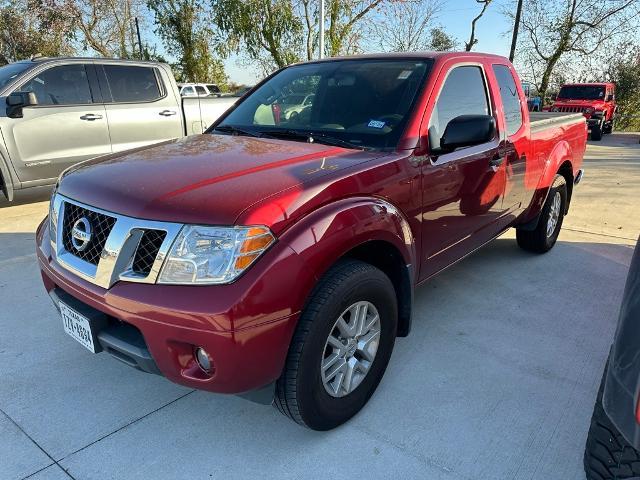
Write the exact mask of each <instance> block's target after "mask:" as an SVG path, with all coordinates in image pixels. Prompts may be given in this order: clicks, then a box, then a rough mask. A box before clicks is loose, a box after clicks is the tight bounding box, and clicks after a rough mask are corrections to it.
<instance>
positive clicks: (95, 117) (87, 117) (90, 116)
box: [80, 113, 102, 122]
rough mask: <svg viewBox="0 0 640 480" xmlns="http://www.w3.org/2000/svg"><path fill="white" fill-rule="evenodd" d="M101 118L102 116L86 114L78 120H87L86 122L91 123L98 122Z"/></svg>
mask: <svg viewBox="0 0 640 480" xmlns="http://www.w3.org/2000/svg"><path fill="white" fill-rule="evenodd" d="M101 118H102V115H98V114H95V113H87V114H85V115H82V116H81V117H80V120H88V121H90V122H91V121H93V120H100V119H101Z"/></svg>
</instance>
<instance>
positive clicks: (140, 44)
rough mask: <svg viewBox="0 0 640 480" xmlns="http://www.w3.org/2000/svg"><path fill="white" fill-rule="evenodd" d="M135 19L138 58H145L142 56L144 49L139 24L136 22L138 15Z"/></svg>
mask: <svg viewBox="0 0 640 480" xmlns="http://www.w3.org/2000/svg"><path fill="white" fill-rule="evenodd" d="M135 20H136V33H137V34H138V48H139V49H140V60H146V59H145V58H144V50H143V49H142V38H141V37H140V25H139V24H138V17H135Z"/></svg>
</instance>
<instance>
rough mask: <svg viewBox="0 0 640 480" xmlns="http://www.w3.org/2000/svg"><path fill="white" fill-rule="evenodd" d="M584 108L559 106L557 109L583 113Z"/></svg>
mask: <svg viewBox="0 0 640 480" xmlns="http://www.w3.org/2000/svg"><path fill="white" fill-rule="evenodd" d="M584 110H585V108H584V107H559V110H558V111H559V112H566V113H583V112H584Z"/></svg>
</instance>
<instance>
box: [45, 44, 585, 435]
mask: <svg viewBox="0 0 640 480" xmlns="http://www.w3.org/2000/svg"><path fill="white" fill-rule="evenodd" d="M520 85H521V83H520V81H519V79H518V76H517V74H516V72H515V71H514V69H513V66H512V65H511V64H510V63H509V62H508V60H506V59H505V58H503V57H499V56H492V55H485V54H478V53H416V54H405V53H403V54H387V55H365V56H359V57H348V58H332V59H326V60H321V61H316V62H309V63H303V64H298V65H292V66H289V67H286V68H283V69H281V70H279V71H278V72H276V73H274V74H273V75H271V76H270V77H268V78H267V79H265V80H264V81H263V82H262V83H260V84H259V85H257V86H256V87H255V88H254V89H253V90H252V91H251V92H250V93H249V94H247V95H245V96H244V97H243V99H242V100H241V101H240V102H238V104H237V105H235V106H234V107H233V108H232V109H231V110H230V111H228V112H227V113H226V114H225V115H224V116H223V117H221V118H220V119H219V120H218V121H217V122H216V123H215V124H214V125H213V126H212V127H211V128H210V129H209V131H208V132H207V133H205V134H202V135H199V136H195V137H188V138H184V139H178V140H175V141H171V142H166V143H164V144H161V145H156V146H152V147H145V148H142V149H139V150H132V151H129V152H126V153H119V154H113V155H109V156H106V157H102V158H99V159H95V160H92V161H88V162H85V163H83V164H80V165H77V166H75V167H72V168H71V169H69V170H68V171H66V173H64V174H63V175H62V176H61V178H60V179H59V182H58V185H57V187H56V189H55V192H54V194H53V196H52V200H51V208H50V214H49V216H48V218H47V219H45V221H43V223H42V224H41V225H40V227H39V228H38V231H37V253H38V260H39V263H40V268H41V270H42V278H43V280H44V285H45V287H46V290H47V291H48V292H49V294H50V295H51V297H52V299H53V300H54V303H55V305H56V307H57V308H58V310H59V312H60V313H61V315H62V318H63V327H64V329H65V331H66V332H67V333H68V334H69V335H71V336H72V337H74V338H75V339H76V340H77V341H78V342H80V343H81V344H82V345H83V346H85V347H86V348H87V349H89V350H90V351H92V352H99V351H106V352H108V353H110V354H112V355H113V356H114V357H116V358H117V359H119V360H121V361H122V362H124V363H126V364H129V365H131V366H133V367H135V368H138V369H140V370H143V371H146V372H152V373H157V374H161V375H164V376H165V377H167V378H168V379H170V380H172V381H174V382H177V383H180V384H182V385H186V386H189V387H191V388H197V389H202V390H208V391H211V392H221V393H231V394H241V395H245V396H248V397H249V398H251V399H253V400H256V401H261V402H264V403H273V404H274V405H275V406H276V407H277V408H278V409H279V410H280V411H281V412H282V413H284V414H285V415H287V416H288V417H290V418H291V419H293V420H295V421H296V422H298V423H300V424H302V425H305V426H307V427H310V428H312V429H317V430H325V429H330V428H333V427H335V426H337V425H339V424H341V423H343V422H345V421H346V420H348V419H349V418H350V417H352V416H353V415H354V414H356V413H357V412H358V411H359V410H360V409H361V408H362V407H363V406H364V404H365V403H366V402H367V400H368V399H369V397H371V395H372V394H373V392H374V390H375V389H376V387H377V385H378V383H379V382H380V380H381V378H382V376H383V373H384V371H385V368H386V366H387V363H388V361H389V358H390V356H391V352H392V350H393V348H394V343H395V340H396V337H403V336H406V335H408V334H409V331H410V329H411V322H412V299H413V295H414V289H415V287H416V286H417V285H420V284H422V283H424V282H426V281H427V280H428V279H429V278H431V277H432V276H433V275H435V274H436V273H438V272H440V271H441V270H443V269H444V268H446V267H448V266H450V265H452V264H453V263H455V262H456V261H458V260H460V259H461V258H463V257H465V256H466V255H468V254H470V253H471V252H473V251H474V250H476V249H477V248H479V247H481V246H482V245H484V244H486V243H487V242H489V241H491V240H492V239H494V238H495V237H497V236H498V235H500V234H501V233H503V232H504V231H505V230H507V229H509V228H511V227H515V228H516V229H517V243H518V244H519V245H520V246H521V247H522V248H524V249H526V250H529V251H533V252H540V253H542V252H546V251H548V250H549V249H551V248H552V247H553V245H554V243H555V242H556V239H557V238H558V233H559V231H560V227H561V225H562V221H563V217H564V215H565V214H566V213H567V211H568V209H569V204H570V202H571V197H572V192H573V187H574V185H575V184H577V183H578V182H579V181H580V179H581V177H582V170H581V169H580V167H581V163H582V157H583V153H584V150H585V145H586V136H587V129H586V125H585V120H584V117H583V116H582V115H579V114H564V115H562V114H560V115H558V114H551V113H538V114H536V117H535V120H534V121H531V120H530V114H529V112H528V111H527V102H526V99H525V97H524V96H523V92H522V88H521V86H520ZM294 93H295V94H305V95H307V96H309V95H310V96H311V97H308V98H311V99H312V100H311V102H309V105H306V106H304V108H302V109H300V111H299V112H297V115H292V116H288V118H285V117H284V116H283V115H281V114H279V113H281V112H282V107H281V105H283V104H285V105H286V102H287V98H288V97H289V96H290V95H292V94H294ZM91 381H95V379H92V380H91Z"/></svg>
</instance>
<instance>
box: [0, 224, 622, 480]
mask: <svg viewBox="0 0 640 480" xmlns="http://www.w3.org/2000/svg"><path fill="white" fill-rule="evenodd" d="M0 245H1V246H2V249H1V254H0V278H2V280H0V297H1V299H2V302H1V303H2V309H1V310H0V360H2V362H1V363H2V366H1V367H0V384H2V385H4V387H3V388H2V389H0V408H1V409H2V410H3V411H5V412H6V413H7V415H9V416H11V417H12V418H14V420H15V421H16V422H17V423H18V424H20V425H21V426H22V427H23V428H24V429H25V431H26V432H30V434H31V435H32V436H33V437H34V439H35V440H36V441H37V442H38V443H39V444H40V445H41V446H43V448H45V450H47V451H48V452H51V454H52V456H53V457H54V458H56V459H60V460H61V461H60V464H61V465H62V466H63V467H65V468H70V472H71V473H72V474H74V475H76V474H77V476H76V478H85V477H87V476H91V472H97V471H99V472H102V474H104V477H105V478H111V477H118V476H121V475H122V474H123V471H122V470H120V469H121V468H122V466H127V470H126V472H127V473H126V474H124V475H125V476H128V477H129V478H185V477H186V476H188V475H190V474H201V473H210V474H213V475H215V474H216V473H217V474H222V473H223V472H242V475H243V476H245V478H246V477H247V476H248V475H250V474H251V473H252V472H255V473H256V475H258V474H259V475H263V474H264V475H266V476H267V477H296V476H298V477H300V478H301V477H302V476H304V475H305V474H308V472H309V470H308V469H309V468H311V467H312V466H313V464H314V459H317V458H320V457H322V458H329V457H334V456H339V455H340V454H341V452H342V449H343V447H344V445H346V444H349V445H351V447H350V448H351V453H352V454H356V455H361V456H364V457H366V458H368V459H370V460H371V461H370V462H368V463H366V464H365V467H363V465H361V464H359V465H354V466H353V468H355V469H356V470H357V471H355V470H354V472H353V474H354V475H355V474H358V475H362V473H363V471H362V468H365V470H366V471H365V472H364V473H365V474H367V475H370V476H371V478H378V477H379V474H380V472H388V468H389V463H388V462H391V463H392V464H393V465H394V467H393V468H394V470H395V471H397V472H399V473H400V474H401V475H402V474H404V475H405V476H408V478H415V475H418V474H419V475H420V476H422V477H424V476H425V474H434V475H436V476H437V474H438V473H439V474H444V473H445V472H449V473H454V474H457V475H459V476H460V477H462V478H511V477H513V475H511V474H510V473H509V472H513V471H514V469H516V468H519V469H521V470H520V472H519V474H522V478H525V477H526V478H530V477H533V476H535V478H538V477H537V476H536V475H538V474H539V475H540V477H539V478H578V475H579V472H581V463H580V462H581V452H582V448H583V446H584V438H585V435H586V430H587V428H588V423H589V418H590V414H591V409H592V406H593V399H594V398H595V391H596V389H597V384H598V382H599V378H600V375H601V372H602V368H603V365H604V359H605V357H606V354H607V352H608V348H609V344H610V342H611V339H612V336H613V333H614V330H615V325H616V319H617V314H618V309H619V303H620V299H621V295H622V289H623V286H624V281H625V278H626V272H627V268H628V264H629V263H630V259H631V255H632V248H631V247H629V246H626V245H614V244H608V243H586V242H572V241H559V242H558V244H557V245H556V247H555V248H554V249H553V250H552V251H551V252H549V253H547V254H545V255H532V254H529V253H526V252H523V251H521V250H520V249H518V247H517V245H516V242H515V239H511V238H501V239H498V240H495V241H494V242H492V243H491V244H489V245H488V246H486V247H485V248H483V249H481V250H479V251H478V252H476V253H475V254H473V255H472V256H470V257H469V258H467V259H465V260H463V261H461V262H460V263H458V264H457V265H455V266H453V267H451V268H450V269H449V270H447V271H445V272H443V273H442V274H440V275H439V276H437V277H435V278H433V279H432V280H430V281H428V282H427V283H426V284H425V285H423V286H421V287H419V288H418V289H417V292H416V297H415V305H414V320H413V329H412V332H411V334H410V335H409V337H407V338H401V339H398V340H397V342H396V347H395V351H394V354H393V356H392V359H391V363H390V365H389V368H388V370H387V373H386V374H385V377H384V378H383V381H382V383H381V384H380V387H379V389H378V391H377V392H376V393H375V394H374V396H373V398H372V400H371V402H370V403H369V405H367V407H366V408H365V409H364V410H363V411H362V412H361V413H360V414H359V415H358V416H356V417H355V418H354V419H353V420H352V421H350V422H349V423H347V424H346V425H345V426H343V427H340V428H338V429H336V430H334V431H332V432H327V433H323V434H320V433H316V432H310V431H307V430H304V429H302V428H299V427H297V426H295V425H294V424H293V423H291V422H289V421H288V420H286V419H285V418H284V417H282V416H281V415H280V414H278V413H277V412H276V411H275V410H274V409H271V408H267V407H264V406H260V405H256V404H252V403H249V402H247V401H245V400H242V399H239V398H237V397H228V396H221V395H212V394H208V393H204V392H190V391H189V390H187V389H184V388H182V387H178V386H174V385H172V384H170V383H169V382H168V381H166V380H165V379H163V378H160V377H157V376H152V375H148V374H143V373H140V372H137V371H134V370H132V369H130V368H128V367H126V366H124V365H121V364H120V363H118V362H117V361H115V360H114V359H112V358H111V357H109V356H107V355H97V356H93V355H91V354H88V353H87V352H85V351H84V350H83V349H82V347H80V346H78V345H76V344H75V342H73V340H71V339H69V338H67V337H66V335H65V334H64V333H63V331H62V324H61V322H60V321H59V319H58V318H57V314H56V312H55V310H54V309H53V307H52V306H51V305H50V300H49V298H48V296H47V295H46V293H45V292H44V289H43V287H42V285H41V283H40V281H39V273H38V270H37V265H36V260H35V255H34V249H35V246H34V241H33V234H28V233H2V234H0ZM9 339H10V340H9ZM44 347H46V348H44ZM42 365H48V366H49V368H41V366H42ZM16 371H21V372H23V373H22V374H21V375H15V372H16ZM88 418H91V421H87V419H88ZM390 419H393V422H391V421H390ZM180 439H188V441H186V440H185V441H186V443H188V444H189V445H191V446H193V445H200V447H199V448H197V449H194V448H189V462H184V444H185V443H184V442H183V441H182V440H180ZM2 442H3V440H1V439H0V443H2ZM238 445H242V451H243V452H244V453H243V454H241V453H239V451H238V449H237V446H238ZM310 447H311V449H310ZM487 449H490V450H491V452H492V453H491V455H488V454H487ZM460 451H464V452H465V454H464V455H460V454H459V452H460ZM247 453H248V455H247ZM310 455H311V456H310ZM158 458H162V459H163V461H162V462H158V461H157V459H158ZM483 458H485V459H486V460H480V459H483ZM523 459H524V460H523ZM334 465H335V466H334ZM540 465H542V467H540ZM344 468H345V467H344V465H343V464H342V463H340V462H338V463H334V462H328V463H327V464H326V465H325V467H323V470H324V472H325V473H328V474H329V476H332V475H338V474H340V475H342V476H344V475H345V474H349V471H348V470H349V469H348V468H347V472H345V470H344ZM538 468H540V469H542V470H543V471H544V472H546V474H543V473H544V472H542V471H538V472H537V474H536V475H533V474H534V469H538ZM326 469H329V472H327V471H326ZM332 469H335V471H333V472H332V471H331V470H332ZM487 469H489V470H487ZM266 472H269V473H266ZM487 472H489V473H487ZM560 472H562V473H563V475H560ZM525 473H526V474H528V476H527V475H525ZM545 475H546V476H545ZM454 476H455V475H454ZM434 478H435V477H434Z"/></svg>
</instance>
